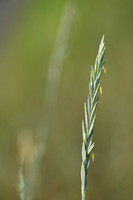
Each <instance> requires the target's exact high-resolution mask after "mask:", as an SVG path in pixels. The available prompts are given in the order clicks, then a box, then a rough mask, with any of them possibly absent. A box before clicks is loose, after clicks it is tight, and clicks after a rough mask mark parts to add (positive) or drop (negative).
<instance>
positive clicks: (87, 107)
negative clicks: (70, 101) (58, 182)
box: [81, 36, 106, 200]
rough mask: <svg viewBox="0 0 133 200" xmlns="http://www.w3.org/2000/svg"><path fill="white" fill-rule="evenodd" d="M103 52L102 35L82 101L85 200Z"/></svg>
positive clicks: (82, 186)
mask: <svg viewBox="0 0 133 200" xmlns="http://www.w3.org/2000/svg"><path fill="white" fill-rule="evenodd" d="M104 53H105V43H104V36H103V37H102V40H101V43H100V46H99V50H98V54H97V57H96V61H95V65H94V67H93V66H91V73H90V82H89V95H88V100H87V103H86V102H85V103H84V113H85V120H83V121H82V134H83V143H82V164H81V195H82V200H86V189H87V172H88V168H89V164H90V159H91V157H92V160H93V161H94V154H93V153H92V149H93V148H94V143H93V141H92V140H93V131H94V124H95V119H96V108H97V104H98V101H99V92H100V94H101V95H102V87H101V75H102V72H103V71H104V72H105V73H106V69H105V67H104V64H105V62H106V60H105V61H103V58H104Z"/></svg>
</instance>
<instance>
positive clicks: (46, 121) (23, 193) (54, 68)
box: [19, 2, 77, 200]
mask: <svg viewBox="0 0 133 200" xmlns="http://www.w3.org/2000/svg"><path fill="white" fill-rule="evenodd" d="M76 11H77V4H76V3H74V2H67V3H66V4H65V7H64V11H63V17H62V20H61V23H60V26H59V30H58V33H57V37H56V41H55V45H54V48H53V52H52V56H51V59H50V65H49V70H48V80H47V83H46V91H45V95H44V104H43V108H42V109H43V111H44V113H43V117H42V119H41V120H40V122H39V124H38V127H37V139H36V141H35V145H34V147H33V151H32V155H31V158H30V160H29V165H28V167H27V168H26V169H24V166H25V165H24V161H25V160H24V158H22V160H23V162H22V161H21V162H20V169H19V195H20V200H33V199H34V198H35V186H36V182H37V181H36V180H37V175H38V172H39V169H40V164H41V161H42V158H43V156H44V153H45V150H46V145H47V144H46V143H47V138H48V135H49V129H50V126H51V123H52V120H51V119H52V114H53V112H54V108H55V105H56V102H57V96H58V88H59V83H60V77H61V72H62V68H63V64H64V60H65V58H66V54H67V50H68V44H69V38H70V35H71V31H72V27H73V23H74V21H75V17H76Z"/></svg>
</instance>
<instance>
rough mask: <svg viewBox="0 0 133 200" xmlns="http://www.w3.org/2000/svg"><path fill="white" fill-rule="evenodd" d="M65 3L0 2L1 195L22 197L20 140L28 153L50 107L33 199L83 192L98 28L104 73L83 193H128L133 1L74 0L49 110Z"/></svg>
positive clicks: (101, 199)
mask: <svg viewBox="0 0 133 200" xmlns="http://www.w3.org/2000/svg"><path fill="white" fill-rule="evenodd" d="M67 2H68V1H67V0H58V1H55V0H47V1H43V0H39V1H35V0H32V1H31V0H29V1H21V0H19V1H18V0H17V1H16V0H3V1H0V199H1V200H8V199H10V200H13V199H14V200H17V199H19V194H18V187H17V185H18V182H19V179H18V170H19V160H20V148H21V147H20V146H21V145H20V143H22V142H21V140H23V136H24V137H25V138H26V139H25V140H26V141H27V144H28V145H29V147H27V146H26V145H27V144H24V145H25V148H27V149H26V153H27V155H28V153H29V151H30V150H29V149H32V145H33V143H34V141H35V140H36V134H37V127H38V123H39V121H40V120H41V118H42V116H43V114H44V113H45V109H46V108H47V106H48V107H49V112H51V114H50V117H49V118H50V130H49V136H48V140H47V141H46V142H45V145H46V146H47V148H46V152H45V155H44V156H43V159H42V162H41V166H40V168H39V175H38V177H37V180H36V198H35V199H38V200H44V199H47V200H60V199H61V200H68V199H69V200H78V199H81V195H80V165H81V145H82V132H81V120H82V119H83V118H84V112H83V103H84V101H86V97H87V94H88V82H89V73H90V66H91V65H93V64H94V61H95V57H96V54H97V51H98V46H99V43H100V40H101V37H102V35H103V34H105V41H106V55H105V57H106V58H107V60H108V62H107V65H106V69H107V74H106V75H104V76H103V82H102V88H103V95H102V97H101V98H100V102H99V106H98V109H97V119H96V124H95V132H94V133H95V135H94V140H95V149H94V153H95V162H94V163H92V162H91V165H90V168H89V172H88V190H87V197H88V198H87V199H91V200H97V199H98V200H106V199H108V200H112V199H113V200H119V199H120V200H125V199H127V200H131V199H133V133H132V130H133V122H132V121H133V105H132V102H133V90H132V86H133V1H131V0H112V1H107V0H106V1H105V0H101V1H97V0H95V1H92V0H82V1H75V3H76V4H77V13H76V17H75V21H74V24H73V28H72V30H71V33H70V37H69V42H68V49H67V52H66V55H67V56H66V57H65V59H64V62H63V67H62V70H61V77H60V82H59V87H58V95H57V101H56V103H55V106H54V109H50V106H51V105H50V102H49V103H48V104H49V105H45V106H44V96H45V92H46V84H47V80H48V70H49V66H50V59H51V55H52V52H53V47H54V44H55V40H56V35H57V32H58V29H59V26H60V21H61V18H62V16H63V10H64V6H65V4H66V3H67ZM53 93H54V91H53ZM43 134H44V135H45V131H44V133H43ZM31 138H32V139H31ZM44 138H45V137H44ZM28 148H29V149H28Z"/></svg>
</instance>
